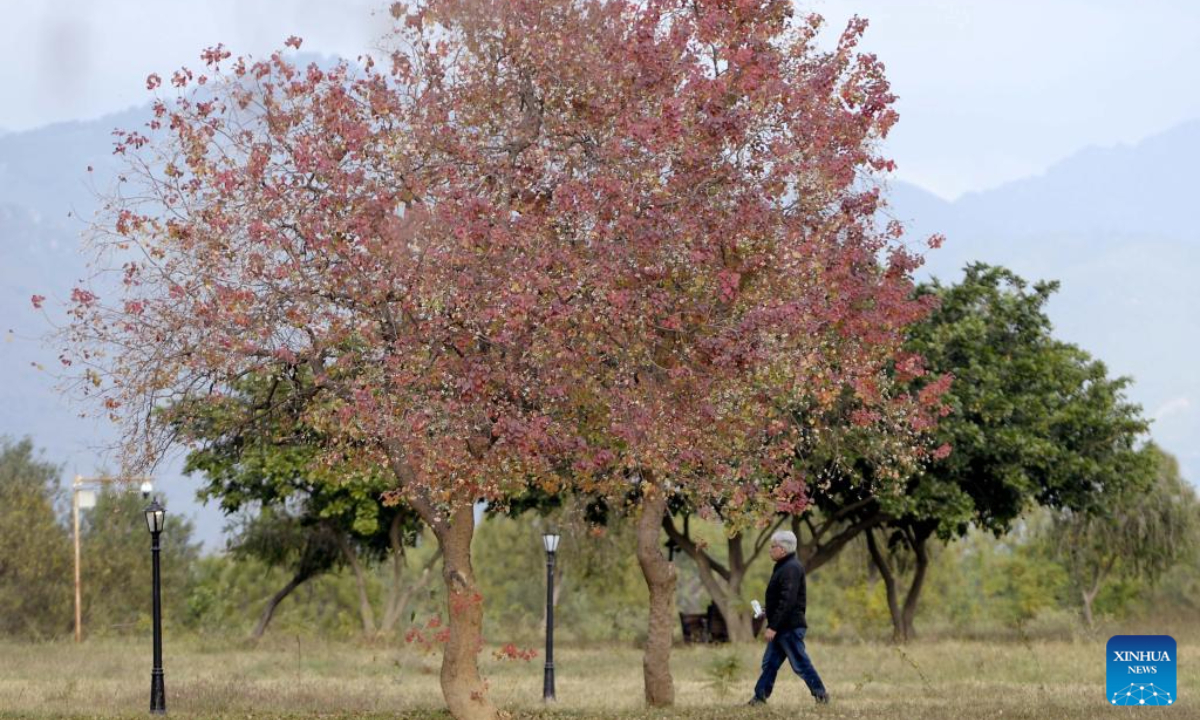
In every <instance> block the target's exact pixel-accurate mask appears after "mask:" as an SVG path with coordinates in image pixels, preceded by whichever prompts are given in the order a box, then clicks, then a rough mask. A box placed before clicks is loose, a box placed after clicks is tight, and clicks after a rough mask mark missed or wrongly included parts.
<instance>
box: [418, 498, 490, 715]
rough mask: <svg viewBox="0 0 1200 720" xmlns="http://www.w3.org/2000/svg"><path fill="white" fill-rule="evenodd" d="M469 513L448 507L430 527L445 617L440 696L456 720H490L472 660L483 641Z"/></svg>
mask: <svg viewBox="0 0 1200 720" xmlns="http://www.w3.org/2000/svg"><path fill="white" fill-rule="evenodd" d="M474 513H475V509H474V507H472V506H471V505H465V506H462V507H459V508H458V509H456V510H455V511H454V514H453V515H452V516H451V517H450V521H449V523H437V524H435V525H433V527H434V533H435V534H436V535H437V539H438V544H439V545H440V546H441V548H442V578H443V579H444V580H445V583H446V609H447V614H448V615H449V623H448V626H447V629H448V630H449V637H448V638H447V639H446V647H445V650H444V651H443V653H442V675H441V681H442V695H444V696H445V698H446V705H447V706H449V708H450V714H452V715H453V716H454V717H455V718H457V719H458V720H496V718H497V717H498V715H497V713H496V708H495V706H493V705H492V703H491V702H490V701H489V700H488V698H487V686H486V685H485V684H484V682H483V678H481V677H480V676H479V664H478V661H477V658H478V655H479V651H480V650H481V649H482V645H483V595H482V594H480V592H479V587H478V586H477V585H476V584H475V573H474V572H473V571H472V569H471V538H472V537H473V536H474V534H475V514H474ZM431 524H433V523H431Z"/></svg>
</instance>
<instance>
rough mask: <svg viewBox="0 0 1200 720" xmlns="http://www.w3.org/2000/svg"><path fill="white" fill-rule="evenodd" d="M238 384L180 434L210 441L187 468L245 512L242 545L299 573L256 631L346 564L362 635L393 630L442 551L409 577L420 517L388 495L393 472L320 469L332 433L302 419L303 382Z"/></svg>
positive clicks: (232, 508) (193, 414) (207, 491)
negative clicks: (383, 567) (376, 602)
mask: <svg viewBox="0 0 1200 720" xmlns="http://www.w3.org/2000/svg"><path fill="white" fill-rule="evenodd" d="M238 390H239V392H238V393H237V394H235V395H231V396H228V397H223V398H211V399H208V400H205V401H202V402H199V403H196V404H194V405H193V406H192V407H189V408H187V409H186V410H185V411H184V412H182V413H180V415H181V416H182V417H184V418H185V419H186V421H185V424H184V427H182V428H181V431H182V432H183V433H184V434H185V435H186V436H187V437H189V438H190V439H193V440H195V441H199V442H201V443H203V447H202V449H198V450H196V451H193V452H192V453H191V454H189V455H188V459H187V463H186V465H185V466H184V471H185V472H188V473H191V472H202V473H203V474H204V475H205V477H206V478H207V484H206V485H205V486H204V487H202V488H201V489H200V491H199V494H200V496H201V497H202V498H203V499H204V500H206V501H207V500H214V499H215V500H218V501H219V502H220V505H221V509H222V510H223V511H224V512H225V513H226V514H230V515H232V514H237V513H241V514H242V515H243V523H242V524H241V525H240V527H239V531H238V533H237V536H236V537H235V539H234V544H233V549H234V551H235V552H236V553H238V554H240V555H245V556H252V557H256V558H258V559H260V560H262V561H264V562H265V563H267V564H268V565H273V566H280V565H283V566H289V567H290V568H291V569H292V572H293V576H292V578H291V579H290V580H289V581H288V582H287V584H286V585H284V587H282V588H281V589H280V590H279V591H278V592H276V593H275V594H274V595H272V596H271V598H270V599H269V600H268V602H267V605H266V607H265V608H263V611H262V614H261V616H260V618H259V621H258V624H257V625H256V626H255V628H254V631H253V637H255V638H256V639H257V638H259V637H262V634H263V633H264V632H265V631H266V628H267V625H268V623H270V621H271V617H272V616H273V615H274V613H275V609H276V608H277V607H278V605H279V603H280V602H282V601H283V600H284V598H286V597H287V596H288V595H289V594H290V593H291V592H292V591H294V590H295V589H296V588H297V587H299V586H300V585H301V584H303V583H304V582H307V581H308V580H311V579H313V578H314V577H317V576H319V575H321V574H323V573H325V572H329V571H330V570H333V569H335V568H338V567H348V568H350V569H351V571H352V572H353V573H354V577H355V581H356V585H357V588H358V599H359V615H360V619H361V620H362V628H363V635H364V637H367V638H373V637H376V636H379V635H389V634H391V633H392V632H393V630H394V629H395V627H396V624H397V623H398V622H399V620H400V618H401V617H403V616H404V614H405V611H406V610H407V607H408V605H409V602H410V601H411V600H412V598H413V597H414V596H415V594H416V593H419V592H420V591H421V590H422V589H423V588H424V587H425V586H426V585H427V584H428V583H429V581H430V579H431V577H432V576H431V571H432V569H433V566H434V564H435V563H436V562H437V560H438V559H440V557H441V554H440V553H435V554H434V555H433V556H432V557H431V558H429V560H428V561H427V562H426V563H425V565H424V567H423V568H421V570H420V573H419V575H418V576H417V578H416V579H415V580H414V581H413V582H411V583H405V576H404V571H405V569H406V566H407V558H406V552H405V548H406V546H409V545H411V544H412V543H413V542H414V541H415V537H416V535H417V534H419V533H420V531H421V525H420V520H419V518H417V516H416V514H415V513H413V512H412V510H411V509H409V508H408V507H407V506H405V505H403V504H397V503H390V504H385V503H383V501H382V494H383V493H384V492H385V491H387V490H389V489H390V488H391V487H392V484H391V479H390V476H389V474H388V473H387V471H386V470H382V469H376V470H375V471H373V472H364V471H362V470H360V469H355V468H354V467H347V466H346V465H345V464H341V465H332V466H329V467H319V466H316V464H315V463H314V461H315V459H316V458H317V457H318V456H319V455H320V453H321V452H322V448H323V446H324V445H325V444H327V443H329V442H331V439H330V438H329V437H327V436H325V435H323V434H322V433H319V432H317V431H315V430H314V429H313V428H311V427H308V426H306V425H305V424H304V423H303V421H302V417H303V414H304V410H305V408H304V406H303V402H304V399H305V398H306V397H307V396H308V392H310V391H306V390H305V389H304V387H303V384H301V387H300V388H299V390H300V392H295V390H296V388H294V387H293V385H292V383H285V382H279V381H278V380H269V379H264V378H253V377H252V378H247V379H246V380H244V381H242V382H241V383H239V386H238ZM246 418H253V422H251V423H248V424H247V423H245V422H244V421H245V419H246ZM377 562H389V563H390V564H391V569H392V580H391V585H390V587H389V589H388V594H387V598H386V601H385V603H384V607H383V612H382V615H381V616H380V618H379V621H378V622H377V621H376V617H375V611H374V608H373V603H372V601H371V599H370V597H369V595H368V592H367V581H366V570H367V568H368V566H369V565H370V564H373V563H377Z"/></svg>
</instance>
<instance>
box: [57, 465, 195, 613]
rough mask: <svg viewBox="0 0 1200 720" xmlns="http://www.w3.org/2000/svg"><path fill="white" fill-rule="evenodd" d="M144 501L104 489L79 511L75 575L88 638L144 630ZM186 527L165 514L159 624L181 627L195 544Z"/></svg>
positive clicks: (146, 582)
mask: <svg viewBox="0 0 1200 720" xmlns="http://www.w3.org/2000/svg"><path fill="white" fill-rule="evenodd" d="M145 509H146V501H145V500H143V499H142V496H141V495H140V494H138V493H136V492H130V491H127V490H121V489H115V488H109V487H105V488H104V489H102V490H101V491H100V492H99V493H98V494H97V496H96V506H95V507H93V508H91V509H90V510H85V511H82V512H81V517H80V533H79V537H80V546H81V548H80V553H81V558H80V572H81V575H82V578H83V608H82V609H83V627H84V628H85V629H86V630H87V631H88V632H89V633H93V634H120V633H124V632H130V631H138V630H142V629H145V628H149V623H150V583H151V563H150V533H149V532H148V531H147V529H146V516H145V512H144V511H145ZM192 531H193V528H192V523H191V521H189V520H187V519H185V518H181V517H179V516H178V515H175V514H172V513H171V512H169V511H168V512H167V518H166V525H165V527H164V528H163V533H162V536H161V544H162V549H161V551H160V552H161V556H160V557H161V573H162V597H163V621H164V622H165V623H169V624H175V623H179V624H182V623H183V621H184V620H185V619H186V618H187V615H188V611H187V601H188V597H189V594H190V591H191V584H192V583H191V579H192V573H193V570H194V568H195V563H196V561H197V560H198V558H199V556H200V546H199V544H198V543H194V542H193V541H192Z"/></svg>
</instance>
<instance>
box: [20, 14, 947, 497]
mask: <svg viewBox="0 0 1200 720" xmlns="http://www.w3.org/2000/svg"><path fill="white" fill-rule="evenodd" d="M684 7H685V6H683V5H681V4H680V3H678V2H674V1H668V0H650V1H649V2H645V3H636V4H634V3H626V2H617V1H615V0H613V1H610V0H585V1H583V2H577V3H561V2H554V1H552V0H532V1H530V0H427V2H424V3H421V4H419V5H418V7H417V8H416V9H415V10H414V11H413V12H411V13H407V14H406V11H405V10H404V9H403V7H402V6H399V5H397V6H393V9H392V12H393V15H395V16H396V20H397V23H396V27H395V30H394V33H395V38H394V40H395V42H394V46H395V47H396V50H395V52H394V54H393V56H392V58H391V60H392V62H391V63H390V64H388V67H386V68H382V69H377V68H376V66H375V64H374V62H373V61H372V62H367V63H365V64H364V65H362V66H358V67H353V68H352V67H351V66H349V65H346V64H340V65H337V66H335V67H333V68H329V69H320V68H317V67H316V66H310V67H308V68H303V69H302V68H298V67H295V66H294V65H293V64H291V63H290V62H289V61H287V60H286V59H285V58H283V57H282V56H281V55H280V54H278V53H276V54H274V55H272V56H271V57H270V58H268V59H266V60H253V59H251V58H243V57H238V58H236V59H235V60H234V62H233V65H232V67H231V69H230V70H229V71H224V72H223V71H222V70H221V69H220V62H221V61H223V60H226V59H227V58H229V57H230V53H229V52H228V51H226V50H224V48H223V47H222V46H219V45H218V46H217V47H216V48H212V49H209V50H206V51H205V53H204V54H203V55H202V57H201V60H202V61H203V62H204V63H205V64H206V65H207V66H208V67H209V68H210V69H211V72H212V73H213V75H212V76H211V77H210V78H206V82H207V85H206V86H205V87H204V89H203V94H202V95H197V94H195V93H194V92H193V91H190V90H188V89H187V88H188V87H189V84H190V83H191V81H192V80H193V78H194V76H193V74H192V72H191V71H190V70H188V69H186V68H183V69H181V70H179V71H178V72H176V73H174V74H173V76H172V84H173V85H174V86H175V87H176V88H178V89H179V90H178V96H177V97H176V98H175V99H174V100H173V101H169V102H162V103H160V104H156V106H155V118H154V120H152V122H151V125H150V127H149V129H148V132H149V133H150V135H143V134H142V133H139V132H120V133H118V134H117V144H116V151H117V152H118V153H121V154H124V155H127V156H132V157H131V158H130V160H131V162H130V165H131V169H130V172H129V175H128V178H129V182H130V185H136V186H137V187H138V188H139V192H123V193H122V194H121V195H120V196H118V197H114V198H112V200H111V202H110V203H109V205H108V208H107V213H108V214H107V217H106V218H105V220H106V222H104V223H102V228H103V229H102V231H101V232H100V233H99V234H98V236H97V240H98V241H100V242H101V243H102V244H103V243H108V245H109V246H110V247H116V248H125V249H128V248H130V247H134V248H136V249H137V251H138V256H139V258H146V259H147V262H144V263H141V264H140V265H139V266H138V268H137V271H136V277H135V279H136V282H130V283H127V284H125V285H124V287H123V288H121V289H119V290H117V291H115V292H117V294H118V295H120V296H121V299H120V301H106V302H104V303H100V302H99V299H98V298H97V297H96V296H94V295H91V294H90V293H88V294H87V295H84V294H79V295H75V296H73V298H72V299H73V302H74V304H75V312H76V317H77V319H78V321H77V322H75V323H74V324H73V326H72V327H71V328H70V330H69V331H68V333H67V337H66V339H67V341H68V346H69V348H70V349H71V350H70V352H68V354H67V356H68V357H72V356H76V355H79V354H80V353H82V352H85V351H89V350H92V349H95V348H98V347H107V348H110V349H112V348H121V352H119V353H116V352H114V353H110V354H108V355H107V357H108V358H109V359H110V360H111V362H110V364H109V367H108V371H109V372H108V374H107V375H106V382H105V383H104V384H103V385H102V386H100V387H98V388H88V390H89V391H90V392H93V393H98V394H99V395H100V396H101V397H104V398H111V399H113V401H114V402H115V403H116V406H117V407H120V408H121V409H122V414H120V415H117V414H114V417H116V418H118V419H119V420H120V421H121V422H122V423H123V426H124V427H125V429H126V431H127V433H128V436H129V438H130V440H131V443H130V450H131V457H135V458H141V459H149V456H151V455H153V453H154V451H155V450H156V449H157V448H158V447H159V443H158V442H157V440H159V439H161V438H163V437H165V436H166V435H167V434H169V431H170V422H171V414H170V413H156V412H148V411H147V410H148V409H149V408H151V407H154V406H155V404H156V403H157V402H158V401H159V399H160V398H162V397H165V396H172V397H180V396H187V395H188V394H189V393H192V392H194V391H195V390H196V389H200V388H203V389H205V391H207V389H208V388H212V387H224V386H227V385H228V384H229V383H231V382H233V381H234V379H236V378H239V377H243V376H244V375H245V374H247V373H251V372H256V373H266V374H271V375H277V376H281V377H290V376H293V375H295V374H296V373H298V372H303V373H305V374H307V375H308V376H309V377H311V379H312V382H313V383H314V384H315V386H316V388H317V392H316V393H315V395H314V397H313V400H312V403H311V407H310V409H309V414H310V417H309V418H308V421H309V422H311V423H312V424H313V425H314V426H316V427H319V428H322V429H323V430H325V431H327V432H328V433H329V435H330V436H331V437H333V438H336V439H337V444H336V445H335V446H334V447H333V448H331V450H330V452H331V454H333V455H336V457H337V459H338V461H340V462H344V461H345V459H346V458H347V457H350V458H351V459H352V460H359V461H361V462H362V463H364V464H372V465H374V466H376V467H378V466H386V467H389V468H390V469H391V470H392V471H393V472H394V473H395V476H396V482H397V492H398V494H399V495H403V497H404V498H405V499H408V500H410V501H415V502H418V503H419V505H418V507H420V508H422V509H423V514H430V513H435V509H436V508H442V509H445V508H449V507H454V506H461V505H462V504H466V503H472V502H474V501H475V500H477V499H480V498H485V499H491V500H499V499H503V498H505V497H507V496H508V495H510V494H512V493H514V492H517V491H519V490H521V489H522V488H524V487H526V486H527V485H528V484H529V483H530V482H533V483H538V484H542V485H543V486H545V487H550V488H559V487H561V486H562V483H563V479H564V478H563V473H564V468H570V469H571V471H572V472H571V473H570V475H571V477H570V478H569V479H570V481H571V482H574V483H576V484H577V485H578V486H579V487H582V488H584V489H587V490H597V491H603V490H613V491H616V490H620V489H622V488H627V486H628V482H629V480H628V478H629V477H630V476H631V475H632V476H635V477H640V478H641V479H642V480H643V481H652V480H653V481H656V482H658V481H661V482H669V483H671V484H672V487H673V489H675V490H678V491H680V492H685V493H692V494H694V495H695V497H697V498H702V499H705V501H710V500H712V501H715V500H716V499H720V498H728V499H730V500H731V501H733V502H734V504H736V505H737V506H740V507H743V508H745V509H746V511H747V512H764V511H768V512H769V511H774V510H776V509H780V508H782V509H787V508H791V509H793V510H794V509H797V508H802V507H804V505H805V503H806V502H807V496H806V494H805V489H804V478H802V477H799V476H798V475H797V474H796V472H795V471H794V470H793V463H792V462H791V458H792V456H793V449H794V447H795V444H796V441H797V439H798V437H799V435H800V434H801V433H804V432H808V429H806V428H804V427H801V426H800V425H799V424H798V423H797V422H795V420H794V418H793V417H792V413H791V409H792V408H793V407H794V406H795V405H796V404H797V403H799V402H801V401H803V402H817V403H818V404H821V405H824V406H828V405H831V404H832V403H834V402H835V401H836V400H837V398H838V397H839V396H840V395H841V393H843V392H844V391H846V390H847V389H849V391H850V392H854V393H857V394H858V396H859V401H860V403H861V404H862V405H863V406H864V409H863V411H862V413H863V414H862V415H860V416H858V420H860V421H861V422H863V423H871V422H876V421H878V419H879V418H880V417H883V416H884V415H886V416H888V417H894V416H902V417H906V418H909V419H910V420H911V422H910V423H909V426H910V427H911V428H914V429H915V430H918V431H919V430H921V429H922V428H927V427H928V426H929V425H930V424H931V423H932V419H931V418H930V417H929V416H930V415H931V413H932V411H931V408H935V406H936V405H937V395H938V388H939V387H942V386H939V385H938V384H937V383H931V384H930V385H928V386H927V390H926V391H923V392H922V396H921V397H920V398H908V397H906V396H903V395H902V394H900V393H898V391H896V390H895V389H894V388H892V387H891V386H890V385H888V381H887V380H886V378H885V371H886V368H888V366H889V363H890V362H891V360H892V357H893V355H894V353H895V352H896V351H897V349H898V347H899V344H900V341H901V339H902V337H903V330H904V327H905V326H906V325H907V324H908V323H910V322H912V321H914V320H916V319H918V318H920V317H921V316H922V315H923V313H924V312H926V310H927V309H928V308H927V305H926V304H925V302H924V301H915V300H913V299H912V298H911V290H912V283H911V271H912V269H913V268H915V267H916V266H917V265H919V263H920V259H919V258H918V257H915V256H913V255H912V254H910V253H909V252H908V251H907V250H906V249H905V248H904V246H903V245H902V244H900V243H899V229H898V228H897V227H889V228H888V229H887V230H885V231H880V230H879V229H878V228H877V224H876V219H875V214H876V211H877V210H878V209H879V207H880V205H881V200H880V198H879V194H878V191H877V190H876V189H875V185H876V184H877V183H876V182H875V180H876V176H877V173H878V172H880V171H881V170H886V169H887V168H890V167H891V164H890V161H888V160H887V159H886V158H882V157H880V156H879V155H878V154H877V151H876V148H877V145H878V141H879V140H880V139H882V138H883V137H885V136H886V135H887V133H888V131H889V130H890V128H891V127H892V125H893V124H894V123H895V121H896V117H897V116H896V113H895V111H894V109H893V108H892V103H893V101H894V96H893V95H892V93H891V90H890V87H889V85H888V83H887V80H886V78H885V77H884V72H883V65H882V64H881V63H880V62H879V61H878V60H877V59H876V58H875V57H874V56H871V55H867V54H861V53H858V52H857V50H856V46H857V43H858V40H859V38H860V36H861V34H862V32H863V31H864V29H865V26H866V23H865V21H861V20H858V19H855V20H853V21H852V22H851V23H850V24H849V26H848V27H847V28H846V30H845V31H844V32H843V33H842V35H841V36H840V39H839V41H838V42H837V44H836V46H835V47H834V48H833V49H831V50H822V49H820V48H819V47H818V45H817V43H816V40H815V38H816V35H817V33H818V32H819V30H820V29H821V24H822V23H821V20H820V19H819V18H817V17H815V16H809V17H806V18H803V19H800V20H797V19H795V18H793V16H792V12H793V11H792V5H791V3H790V2H787V1H786V0H764V1H761V2H747V1H739V2H731V1H728V0H714V1H712V2H702V3H694V4H689V5H687V6H686V7H687V8H689V9H688V10H687V11H686V12H683V11H682V10H683V9H684ZM447 29H452V30H454V31H455V32H453V33H447V32H446V30H447ZM285 44H286V45H287V46H289V47H293V48H298V47H299V46H300V40H299V38H294V37H293V38H289V39H288V41H287V42H286V43H285ZM151 80H153V82H151ZM151 80H148V82H147V85H148V87H150V88H151V89H153V88H154V87H157V86H158V84H159V83H160V82H161V80H159V79H158V76H157V75H152V76H151ZM148 144H149V146H147V145H148ZM148 153H154V154H155V156H156V157H166V158H169V159H170V165H168V166H167V169H166V170H163V171H159V170H156V169H155V168H156V167H159V166H158V165H156V164H155V163H154V162H143V160H145V159H146V158H147V156H148V155H147V154H148ZM880 258H885V259H884V260H881V259H880ZM77 292H84V291H77ZM35 304H37V300H36V298H35ZM898 367H899V369H900V371H901V372H902V373H905V374H907V375H915V374H919V373H920V372H921V368H920V364H919V360H917V359H914V358H904V359H902V360H901V364H900V365H899V366H898ZM928 388H933V389H932V390H930V389H928ZM912 445H913V448H914V452H916V449H915V448H917V446H918V445H919V442H918V440H917V439H915V438H914V440H913V442H912ZM350 447H352V448H353V449H354V450H353V453H349V452H348V451H347V450H346V448H350ZM764 476H770V477H773V478H775V479H776V486H777V488H778V489H777V490H775V489H768V490H764V489H763V484H762V483H761V482H760V481H759V479H760V478H762V477H764ZM399 495H398V496H399ZM436 512H441V511H440V510H438V511H436Z"/></svg>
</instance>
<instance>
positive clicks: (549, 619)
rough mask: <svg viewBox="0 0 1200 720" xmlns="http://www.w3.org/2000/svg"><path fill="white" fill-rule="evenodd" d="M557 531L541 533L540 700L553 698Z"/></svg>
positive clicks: (547, 700)
mask: <svg viewBox="0 0 1200 720" xmlns="http://www.w3.org/2000/svg"><path fill="white" fill-rule="evenodd" d="M558 540H559V535H558V533H556V532H554V531H553V530H548V531H546V532H545V533H543V534H542V545H543V546H545V548H546V673H545V676H544V677H543V680H542V700H544V701H546V702H549V701H551V700H554V699H555V698H554V556H555V554H556V553H557V552H558Z"/></svg>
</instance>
